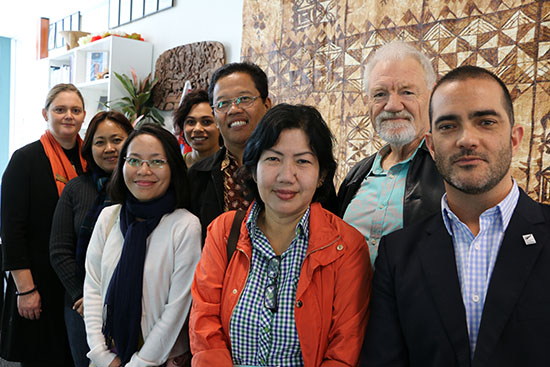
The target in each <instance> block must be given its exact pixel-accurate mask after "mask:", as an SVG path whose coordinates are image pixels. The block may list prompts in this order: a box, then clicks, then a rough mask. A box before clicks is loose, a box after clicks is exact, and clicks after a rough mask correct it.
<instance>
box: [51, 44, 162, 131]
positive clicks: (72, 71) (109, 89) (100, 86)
mask: <svg viewBox="0 0 550 367" xmlns="http://www.w3.org/2000/svg"><path fill="white" fill-rule="evenodd" d="M98 51H106V52H107V53H108V62H107V66H108V69H109V75H110V77H108V78H105V79H98V80H94V81H89V79H90V78H89V77H88V78H87V75H86V74H87V73H86V62H87V58H88V53H89V52H98ZM48 65H49V73H50V75H49V82H50V88H51V87H53V85H54V84H56V83H73V84H74V85H75V86H76V87H77V88H78V89H79V90H80V92H81V93H82V95H83V97H84V103H85V108H86V119H85V120H84V124H83V131H85V129H86V128H87V126H88V124H89V122H90V120H91V119H92V117H94V115H95V114H96V113H97V112H98V107H100V106H99V105H100V99H101V98H104V99H105V98H106V100H107V101H113V100H116V99H119V98H122V97H124V96H126V95H127V93H126V91H125V89H124V87H123V86H122V84H121V83H120V82H119V81H118V79H117V78H116V77H115V76H114V74H113V71H116V72H117V73H119V74H126V75H128V76H130V75H131V70H132V69H133V70H135V72H136V75H137V76H138V78H139V79H144V78H145V77H147V75H149V73H151V71H152V69H153V45H152V44H151V43H148V42H144V41H137V40H133V39H129V38H122V37H116V36H111V37H107V38H103V39H100V40H98V41H95V42H90V43H88V44H86V45H84V46H81V47H77V48H74V49H71V50H68V51H65V52H62V53H56V54H55V55H54V56H52V57H50V58H49V59H48ZM56 70H57V71H56Z"/></svg>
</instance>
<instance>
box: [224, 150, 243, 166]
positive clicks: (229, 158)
mask: <svg viewBox="0 0 550 367" xmlns="http://www.w3.org/2000/svg"><path fill="white" fill-rule="evenodd" d="M231 163H233V164H234V165H235V166H237V167H238V166H239V165H238V163H237V159H236V158H235V157H234V156H233V154H231V152H229V150H228V149H226V150H225V156H224V158H223V160H222V164H221V170H222V171H224V170H225V169H227V167H229V165H230V164H231Z"/></svg>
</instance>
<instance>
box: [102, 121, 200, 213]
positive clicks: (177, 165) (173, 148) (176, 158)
mask: <svg viewBox="0 0 550 367" xmlns="http://www.w3.org/2000/svg"><path fill="white" fill-rule="evenodd" d="M144 134H147V135H151V136H153V137H155V138H157V139H158V140H159V141H160V143H161V144H162V146H163V148H164V151H165V153H166V159H167V161H168V166H170V187H171V188H173V189H174V193H175V195H176V206H175V207H176V208H189V204H190V198H189V181H188V180H187V166H186V165H185V162H184V161H183V156H182V155H181V151H180V147H179V144H178V140H177V139H176V137H175V136H174V135H172V133H170V132H169V131H168V130H166V129H164V128H163V127H160V126H158V125H154V124H151V123H145V124H143V125H141V127H140V128H138V129H136V130H134V131H133V132H132V133H131V134H130V136H128V139H126V141H125V142H124V145H123V146H122V149H121V150H120V155H119V159H118V163H117V166H116V168H115V170H114V172H113V176H112V178H111V183H110V184H109V186H108V188H107V191H108V193H109V196H110V198H111V200H112V201H113V202H114V203H124V202H125V201H126V197H127V195H128V192H129V191H128V187H126V183H125V182H124V175H123V173H122V169H123V167H124V164H125V163H126V161H125V160H124V157H126V154H127V153H128V146H129V145H130V143H131V142H132V140H134V139H135V138H136V137H138V136H140V135H144Z"/></svg>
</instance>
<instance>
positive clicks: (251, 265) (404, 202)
mask: <svg viewBox="0 0 550 367" xmlns="http://www.w3.org/2000/svg"><path fill="white" fill-rule="evenodd" d="M365 93H366V95H367V101H368V107H369V116H370V121H371V123H372V126H373V127H374V130H375V131H376V132H377V133H378V134H379V135H380V137H381V138H382V139H383V140H384V141H386V142H387V145H385V146H384V147H383V148H382V149H381V150H380V151H378V152H377V153H375V154H373V155H372V156H370V157H368V158H366V159H364V160H362V161H361V162H359V163H357V165H356V166H355V167H353V168H352V170H351V171H350V172H349V173H348V175H347V177H346V178H345V180H344V181H343V183H342V184H341V186H340V189H339V192H338V195H337V194H336V190H335V187H334V174H335V170H336V166H337V164H336V161H335V159H334V156H333V140H334V139H333V135H332V133H331V131H330V129H329V127H328V125H327V124H326V123H325V121H324V120H323V118H322V116H321V114H320V113H319V112H318V111H317V110H316V109H315V108H314V107H310V106H304V105H290V104H284V103H282V104H278V105H275V106H272V102H271V100H270V98H269V93H268V80H267V77H266V75H265V73H264V72H263V71H262V70H261V69H260V68H259V67H258V66H256V65H254V64H251V63H232V64H227V65H224V66H222V67H221V68H220V69H218V70H216V71H215V72H214V74H213V75H212V77H211V78H210V85H209V88H208V91H193V92H191V93H189V94H188V95H186V97H185V98H184V100H183V101H182V104H181V105H180V107H179V108H178V109H177V110H176V111H175V113H174V125H175V131H176V134H181V135H183V137H184V140H185V141H186V143H188V144H189V145H190V146H191V147H192V151H191V152H189V153H187V154H185V155H182V154H181V150H180V148H179V145H178V142H177V139H176V138H175V137H174V135H173V134H171V133H170V132H168V131H167V130H165V129H163V128H161V127H158V126H153V125H147V124H145V125H143V126H142V127H140V128H138V129H136V130H134V129H133V128H132V126H131V124H130V123H129V122H128V120H127V119H126V118H125V117H124V116H123V115H121V114H120V113H117V112H113V111H111V112H100V113H98V114H97V115H96V116H94V118H93V119H92V120H91V122H90V125H89V127H88V129H87V132H86V136H85V138H84V141H81V140H80V138H79V137H78V131H79V130H80V127H81V124H82V122H83V120H84V116H85V109H84V100H83V98H82V96H81V95H80V93H79V92H78V90H77V89H76V88H74V86H72V85H70V84H62V85H57V86H55V87H54V88H53V89H52V90H51V91H50V93H49V94H48V97H47V100H46V104H45V107H44V109H43V115H44V118H45V120H46V121H47V123H48V129H47V131H46V133H45V134H44V135H43V137H42V138H41V139H40V140H39V141H37V142H35V143H31V144H29V145H27V146H25V147H23V148H21V149H19V150H18V151H16V152H15V153H14V154H13V156H12V158H11V160H10V163H9V165H8V168H7V169H6V171H5V173H4V176H3V180H2V197H1V205H2V211H1V220H2V223H1V236H2V251H3V270H5V271H8V272H9V280H8V285H7V289H6V298H5V309H4V312H3V315H2V323H1V336H0V344H1V346H0V356H2V357H4V358H6V359H9V360H15V361H22V362H23V366H24V367H25V366H39V365H40V366H45V365H47V366H72V365H75V366H88V365H90V363H91V365H93V366H106V367H107V366H108V367H118V366H124V365H125V366H179V365H193V366H243V367H245V366H248V367H251V366H358V365H360V366H363V367H366V366H434V367H435V366H518V365H526V366H547V365H550V351H549V350H548V348H546V345H547V344H548V342H549V341H550V324H549V323H548V317H549V313H550V307H549V306H550V299H548V297H549V296H548V292H546V290H547V284H549V283H547V282H550V257H549V256H550V254H549V249H548V246H550V207H548V206H546V205H543V204H539V203H536V202H534V201H533V200H532V199H530V198H529V197H528V196H527V195H526V194H525V193H524V192H523V191H522V190H521V188H519V187H518V185H517V183H516V181H515V180H514V179H513V178H512V176H511V161H512V157H513V156H514V154H516V153H517V151H518V150H519V148H520V145H521V139H522V136H523V129H522V127H521V126H520V125H516V124H515V123H514V114H513V105H512V99H511V96H510V94H509V92H508V90H507V88H506V86H505V84H504V83H503V82H502V81H501V80H500V79H499V78H498V77H497V76H496V75H494V74H492V73H491V72H489V71H487V70H485V69H482V68H479V67H474V66H462V67H459V68H457V69H455V70H453V71H451V72H449V73H448V74H447V75H445V76H443V78H441V79H440V80H439V81H436V75H435V73H434V71H433V68H432V66H431V64H430V61H429V60H428V58H427V57H426V56H425V55H423V54H422V53H421V52H420V51H418V50H416V49H415V48H414V47H412V46H410V45H407V44H405V43H403V42H399V41H396V42H392V43H389V44H387V45H384V46H382V47H381V48H379V49H378V50H377V51H376V53H375V54H374V55H373V56H372V57H371V58H369V60H368V61H367V64H366V66H365ZM374 269H375V271H374V275H373V270H374ZM63 325H65V326H66V330H65V328H63ZM69 346H70V348H69ZM69 350H70V352H69ZM71 354H72V356H71ZM88 358H89V359H88Z"/></svg>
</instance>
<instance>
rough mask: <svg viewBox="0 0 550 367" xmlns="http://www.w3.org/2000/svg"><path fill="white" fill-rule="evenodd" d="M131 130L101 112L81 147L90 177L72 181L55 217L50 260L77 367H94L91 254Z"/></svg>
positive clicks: (119, 116) (117, 114)
mask: <svg viewBox="0 0 550 367" xmlns="http://www.w3.org/2000/svg"><path fill="white" fill-rule="evenodd" d="M132 130H134V128H133V127H132V124H131V123H130V121H128V119H127V118H126V117H125V116H124V115H123V114H122V113H120V112H116V111H109V112H107V111H102V112H99V113H97V114H96V115H95V116H94V118H92V120H91V121H90V124H89V125H88V129H87V130H86V136H85V137H84V142H83V143H82V157H84V159H85V160H86V163H87V169H86V173H85V174H83V175H80V176H78V177H76V178H74V179H72V180H71V181H69V183H68V184H67V186H66V187H65V189H64V190H63V194H61V197H60V198H59V201H58V202H57V207H56V209H55V213H54V216H53V221H52V233H51V236H50V260H51V263H52V266H53V268H54V270H55V272H56V273H57V275H58V277H59V279H60V280H61V283H63V286H64V287H65V324H66V327H67V335H68V336H69V345H70V347H71V353H72V355H73V361H74V365H75V367H88V365H89V364H90V361H89V360H88V358H87V357H86V353H88V351H89V350H90V349H89V348H88V343H86V330H85V327H84V319H83V318H82V316H83V307H82V301H83V298H82V296H83V291H82V287H83V284H84V273H85V271H84V260H85V258H86V249H87V248H88V243H89V241H90V236H91V235H92V230H93V229H94V225H95V222H96V221H97V217H98V216H99V213H100V212H101V210H102V209H103V208H104V207H105V206H108V205H110V203H111V202H110V199H109V197H108V195H107V193H106V188H107V183H108V182H109V179H110V177H111V173H112V172H113V170H114V169H115V167H116V164H117V162H118V157H119V152H120V148H121V147H122V144H124V141H125V140H126V138H127V137H128V134H130V133H131V132H132Z"/></svg>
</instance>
